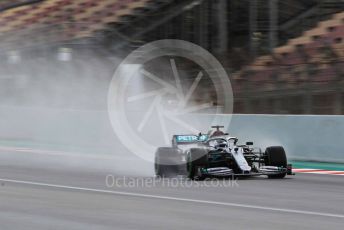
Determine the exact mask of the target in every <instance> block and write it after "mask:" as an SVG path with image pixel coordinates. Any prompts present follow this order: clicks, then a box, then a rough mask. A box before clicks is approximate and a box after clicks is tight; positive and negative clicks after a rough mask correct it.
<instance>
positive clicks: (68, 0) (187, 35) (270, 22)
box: [0, 0, 344, 115]
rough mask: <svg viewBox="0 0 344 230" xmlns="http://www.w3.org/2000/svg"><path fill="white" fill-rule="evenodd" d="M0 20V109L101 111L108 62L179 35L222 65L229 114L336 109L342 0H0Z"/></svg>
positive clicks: (341, 103)
mask: <svg viewBox="0 0 344 230" xmlns="http://www.w3.org/2000/svg"><path fill="white" fill-rule="evenodd" d="M0 25H1V26H0V59H1V63H0V88H1V90H0V95H1V96H0V103H1V105H2V106H12V105H16V106H18V105H19V106H28V105H29V106H38V107H40V106H44V107H53V108H59V107H63V108H72V109H75V108H77V109H80V108H86V109H96V110H98V109H100V110H103V109H105V108H106V99H105V97H106V93H107V87H108V85H109V81H110V79H111V77H112V73H113V71H114V69H115V68H116V66H114V63H117V65H118V64H119V61H120V60H121V59H122V58H123V57H125V56H126V55H128V54H129V53H130V52H131V51H132V50H134V49H135V48H137V47H139V46H141V45H143V44H145V43H147V42H150V41H154V40H159V39H182V40H187V41H190V42H193V43H196V44H198V45H200V46H202V47H203V48H205V49H207V50H209V51H210V52H211V53H212V54H214V55H215V56H216V57H217V58H218V59H219V61H220V62H221V63H222V64H223V66H224V67H225V68H226V70H227V72H228V74H229V76H230V78H231V82H232V84H233V90H234V99H235V105H234V113H243V114H245V113H247V114H329V115H332V114H344V92H343V90H342V88H343V87H342V85H343V84H344V82H343V79H344V68H343V55H344V50H343V47H344V45H343V44H344V43H343V35H344V2H343V0H283V1H282V0H97V1H95V0H0ZM182 68H184V69H183V71H184V72H186V73H190V76H195V77H196V74H194V73H193V72H195V71H197V70H193V68H192V67H191V66H190V65H183V66H182ZM49 76H50V77H49ZM209 90H212V89H209ZM211 93H212V92H208V95H211ZM61 94H63V95H69V97H68V98H69V99H67V97H61Z"/></svg>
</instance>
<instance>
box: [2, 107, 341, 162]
mask: <svg viewBox="0 0 344 230" xmlns="http://www.w3.org/2000/svg"><path fill="white" fill-rule="evenodd" d="M0 117H1V119H0V144H1V143H4V142H6V141H7V143H8V142H11V143H16V142H18V143H26V142H30V143H34V144H38V145H41V144H50V145H51V146H58V148H60V149H61V148H62V149H63V148H65V149H67V148H75V147H79V148H81V149H84V150H87V151H92V152H94V151H95V150H97V151H99V152H102V153H104V152H113V151H116V152H121V153H125V152H127V149H126V148H125V147H124V146H122V145H121V143H120V141H119V140H118V138H117V137H116V135H115V134H114V132H113V130H112V127H111V125H110V122H109V119H108V113H107V111H78V110H75V111H74V110H55V109H43V108H18V107H5V106H1V107H0ZM211 117H212V116H211V115H202V120H203V121H204V120H210V119H211ZM228 118H229V116H228V115H217V119H218V121H217V123H218V124H220V125H221V123H222V121H223V122H224V121H226V120H228ZM228 132H229V133H230V134H232V135H233V136H236V137H238V138H239V139H240V140H242V143H244V142H246V141H253V142H254V143H255V145H256V146H261V147H262V148H265V147H266V146H271V145H282V146H284V147H285V149H286V151H287V154H288V155H289V158H291V159H296V160H307V161H312V160H313V161H325V162H328V161H329V162H338V163H342V162H344V148H343V146H342V143H343V140H344V116H312V115H310V116H294V115H239V114H238V115H233V117H232V122H231V124H230V126H229V128H228Z"/></svg>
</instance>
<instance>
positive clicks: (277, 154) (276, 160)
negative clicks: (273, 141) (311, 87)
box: [265, 146, 287, 179]
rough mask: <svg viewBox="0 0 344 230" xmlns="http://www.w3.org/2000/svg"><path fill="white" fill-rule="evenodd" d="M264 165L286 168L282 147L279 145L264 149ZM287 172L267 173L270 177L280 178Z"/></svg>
mask: <svg viewBox="0 0 344 230" xmlns="http://www.w3.org/2000/svg"><path fill="white" fill-rule="evenodd" d="M265 156H266V158H265V165H266V166H276V167H283V168H287V156H286V154H285V151H284V148H283V147H280V146H273V147H268V148H266V150H265ZM286 175H287V173H281V174H276V175H268V178H270V179H282V178H284V177H285V176H286Z"/></svg>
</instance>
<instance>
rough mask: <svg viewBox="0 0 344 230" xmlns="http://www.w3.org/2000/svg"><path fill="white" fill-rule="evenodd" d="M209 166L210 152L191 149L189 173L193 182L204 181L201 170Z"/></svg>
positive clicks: (188, 163)
mask: <svg viewBox="0 0 344 230" xmlns="http://www.w3.org/2000/svg"><path fill="white" fill-rule="evenodd" d="M207 165H208V152H207V150H205V149H190V152H189V154H188V162H187V172H188V178H189V179H191V180H195V179H198V180H200V179H204V178H203V177H202V175H200V173H199V169H200V168H202V167H206V166H207Z"/></svg>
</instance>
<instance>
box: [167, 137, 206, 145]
mask: <svg viewBox="0 0 344 230" xmlns="http://www.w3.org/2000/svg"><path fill="white" fill-rule="evenodd" d="M208 139H209V135H207V134H201V135H174V136H173V139H172V145H173V146H174V147H177V146H178V145H189V144H197V143H202V142H206V141H207V140H208Z"/></svg>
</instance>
